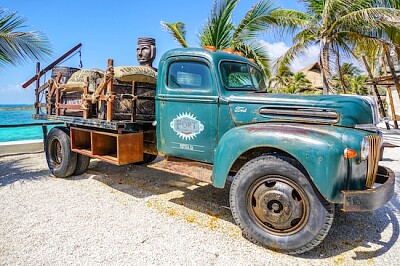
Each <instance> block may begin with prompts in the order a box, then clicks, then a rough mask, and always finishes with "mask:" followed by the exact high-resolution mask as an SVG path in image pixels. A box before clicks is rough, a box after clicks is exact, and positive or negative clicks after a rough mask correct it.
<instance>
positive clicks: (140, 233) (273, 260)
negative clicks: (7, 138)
mask: <svg viewBox="0 0 400 266" xmlns="http://www.w3.org/2000/svg"><path fill="white" fill-rule="evenodd" d="M384 139H385V141H386V142H390V143H393V144H397V145H400V131H398V130H397V131H395V130H390V131H384ZM381 165H384V166H387V167H389V168H391V169H392V170H393V171H394V172H395V174H396V177H397V178H398V177H399V176H400V148H398V147H397V148H386V149H385V153H384V156H383V160H382V161H381ZM399 185H400V181H399V179H397V181H396V189H395V195H394V196H393V198H392V200H391V201H390V202H389V203H388V204H387V205H385V206H384V207H383V208H381V209H379V210H377V211H374V212H366V213H344V212H342V211H341V210H339V209H337V210H336V213H335V221H334V223H333V226H332V228H331V231H330V232H329V234H328V236H327V237H326V239H325V240H324V241H323V242H322V244H320V245H319V246H318V247H317V248H315V249H314V250H312V251H310V252H308V253H306V254H304V255H299V256H288V255H283V254H279V253H275V252H272V251H269V250H267V249H264V248H262V247H258V246H256V245H254V244H252V243H250V242H249V241H247V240H246V239H244V238H243V237H242V236H241V233H240V230H239V229H238V227H237V226H236V225H235V223H234V221H233V219H232V215H231V213H230V210H229V202H228V194H229V188H228V187H227V188H226V189H223V190H221V189H217V188H214V187H212V186H211V185H207V184H205V183H202V182H199V181H197V180H194V179H190V178H186V177H182V176H179V175H174V174H168V173H164V172H159V171H155V170H151V169H149V168H147V167H146V166H145V165H127V166H121V167H117V166H113V165H109V164H106V163H103V162H100V161H96V160H93V161H92V162H91V164H90V167H89V170H88V171H87V172H86V173H85V174H83V175H80V176H75V177H73V178H69V179H57V178H54V177H52V176H51V175H50V174H49V171H48V168H47V165H46V160H45V156H44V154H43V152H30V153H22V154H21V153H20V154H2V155H0V211H1V213H0V265H106V264H107V265H161V264H162V265H268V264H271V265H394V264H397V259H398V254H400V242H399V234H400V229H399V228H400V226H399V220H400V194H399V192H400V188H399Z"/></svg>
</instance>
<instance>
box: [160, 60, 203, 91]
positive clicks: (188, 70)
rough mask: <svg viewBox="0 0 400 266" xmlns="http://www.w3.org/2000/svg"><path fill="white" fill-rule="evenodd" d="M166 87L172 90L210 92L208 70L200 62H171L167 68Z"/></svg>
mask: <svg viewBox="0 0 400 266" xmlns="http://www.w3.org/2000/svg"><path fill="white" fill-rule="evenodd" d="M167 86H168V87H169V88H174V89H179V88H182V89H199V90H210V89H211V73H210V69H209V67H208V66H207V64H205V63H201V62H186V61H176V62H173V63H172V64H170V65H169V68H168V80H167Z"/></svg>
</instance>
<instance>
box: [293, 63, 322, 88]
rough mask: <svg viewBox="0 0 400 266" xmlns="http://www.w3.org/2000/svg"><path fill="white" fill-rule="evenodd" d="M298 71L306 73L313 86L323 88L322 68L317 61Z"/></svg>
mask: <svg viewBox="0 0 400 266" xmlns="http://www.w3.org/2000/svg"><path fill="white" fill-rule="evenodd" d="M298 72H302V73H304V75H305V76H306V78H307V79H308V80H309V81H311V83H312V87H313V88H316V89H322V87H323V85H322V77H321V68H320V66H319V64H318V63H317V62H316V63H313V64H311V65H309V66H306V67H305V68H303V69H300V70H299V71H298Z"/></svg>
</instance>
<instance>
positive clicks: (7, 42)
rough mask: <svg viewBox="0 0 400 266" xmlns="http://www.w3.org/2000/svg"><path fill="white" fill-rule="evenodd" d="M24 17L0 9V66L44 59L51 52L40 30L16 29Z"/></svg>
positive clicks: (22, 26)
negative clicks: (24, 30) (25, 30)
mask: <svg viewBox="0 0 400 266" xmlns="http://www.w3.org/2000/svg"><path fill="white" fill-rule="evenodd" d="M25 22H26V19H25V18H21V17H19V16H18V15H17V13H16V12H12V13H6V12H5V11H4V10H2V9H0V67H4V66H6V65H9V64H12V65H16V64H21V63H23V62H26V61H27V60H28V59H32V60H39V59H44V58H46V57H47V56H49V55H50V54H51V48H50V43H49V41H48V39H47V38H46V36H45V35H44V34H43V33H42V32H40V31H28V32H23V31H18V30H19V29H21V28H24V27H25V26H24V25H23V24H24V23H25Z"/></svg>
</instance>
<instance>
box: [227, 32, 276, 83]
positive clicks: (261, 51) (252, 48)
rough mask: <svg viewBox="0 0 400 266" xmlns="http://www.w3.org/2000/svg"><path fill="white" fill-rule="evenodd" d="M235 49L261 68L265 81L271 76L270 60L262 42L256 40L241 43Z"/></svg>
mask: <svg viewBox="0 0 400 266" xmlns="http://www.w3.org/2000/svg"><path fill="white" fill-rule="evenodd" d="M235 49H236V50H238V51H240V52H242V53H243V54H244V56H245V57H247V58H250V59H254V60H255V62H256V64H257V65H258V66H259V67H260V68H261V71H262V73H263V75H264V78H265V79H267V78H268V77H270V76H271V66H270V62H271V59H270V56H269V53H268V49H267V47H266V45H265V43H264V42H262V41H256V40H255V41H251V42H246V43H244V42H242V43H240V45H239V46H237V47H235Z"/></svg>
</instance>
